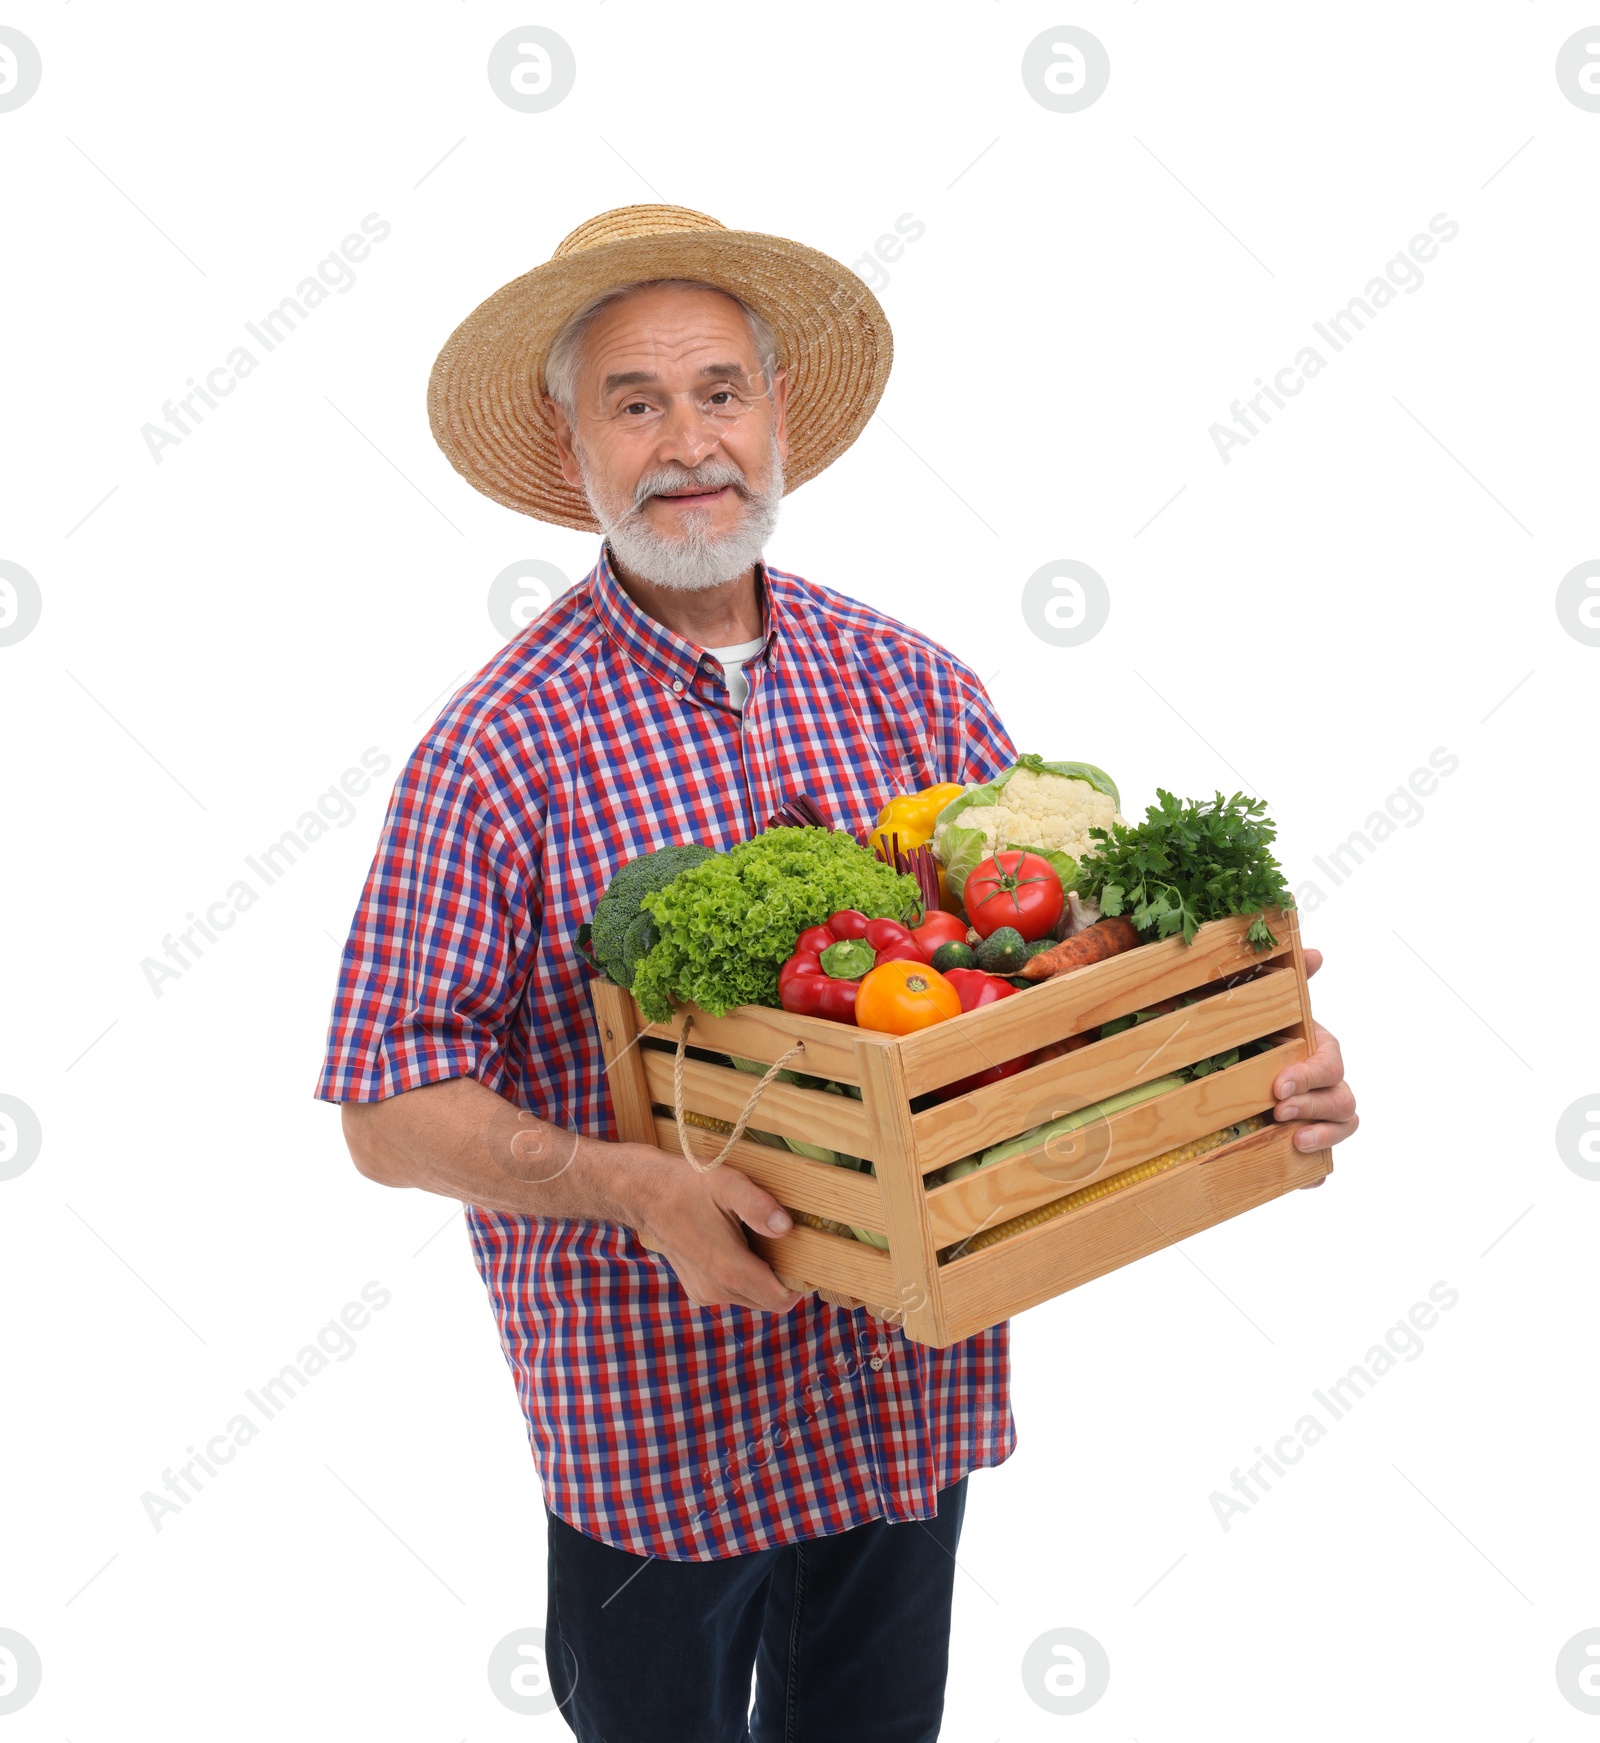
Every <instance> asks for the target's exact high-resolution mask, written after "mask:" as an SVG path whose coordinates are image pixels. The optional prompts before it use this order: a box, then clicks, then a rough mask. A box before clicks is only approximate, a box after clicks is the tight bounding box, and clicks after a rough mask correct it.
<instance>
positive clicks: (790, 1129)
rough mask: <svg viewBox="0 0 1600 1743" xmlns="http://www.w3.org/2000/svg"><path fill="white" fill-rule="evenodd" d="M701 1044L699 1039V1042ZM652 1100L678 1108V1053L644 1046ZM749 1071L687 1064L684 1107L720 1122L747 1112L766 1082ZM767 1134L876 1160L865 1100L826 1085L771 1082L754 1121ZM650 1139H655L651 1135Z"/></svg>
mask: <svg viewBox="0 0 1600 1743" xmlns="http://www.w3.org/2000/svg"><path fill="white" fill-rule="evenodd" d="M696 1045H698V1043H696ZM638 1052H639V1053H641V1054H642V1055H643V1058H644V1074H645V1078H646V1081H647V1082H648V1083H649V1085H650V1099H651V1100H652V1101H655V1102H659V1103H660V1104H661V1105H662V1106H663V1107H665V1108H670V1107H671V1106H672V1055H671V1054H670V1053H665V1052H663V1051H662V1050H661V1049H660V1048H659V1047H650V1048H644V1047H640V1048H639V1049H638ZM760 1081H761V1080H760V1078H758V1077H753V1076H751V1075H750V1073H749V1072H745V1071H736V1070H734V1068H733V1067H732V1066H731V1065H708V1064H707V1063H706V1062H705V1061H704V1060H703V1059H685V1060H684V1062H683V1105H684V1109H685V1111H686V1112H687V1111H688V1110H690V1109H692V1110H693V1111H694V1112H695V1113H700V1114H711V1115H712V1116H713V1117H714V1118H716V1119H719V1120H737V1119H738V1117H739V1116H740V1114H742V1113H743V1112H744V1109H745V1103H746V1102H748V1101H749V1100H750V1092H751V1090H753V1089H754V1088H755V1086H756V1085H757V1084H758V1083H759V1082H760ZM751 1123H752V1124H753V1125H755V1126H756V1127H758V1128H759V1129H760V1130H761V1131H763V1132H776V1133H777V1134H778V1135H779V1137H784V1138H799V1139H801V1140H802V1142H804V1143H807V1144H820V1145H822V1146H823V1148H824V1149H828V1150H842V1151H843V1152H844V1153H845V1155H847V1156H866V1157H869V1158H870V1159H872V1160H874V1161H875V1160H876V1157H874V1156H873V1155H872V1147H873V1139H872V1136H871V1134H870V1131H869V1128H868V1125H867V1116H866V1114H865V1112H864V1111H863V1109H862V1104H861V1103H860V1102H858V1101H855V1100H853V1099H852V1098H851V1097H849V1096H843V1095H828V1094H826V1093H825V1092H824V1091H822V1090H820V1089H797V1088H796V1087H795V1086H794V1085H793V1084H790V1083H769V1084H768V1085H767V1087H766V1090H765V1092H764V1093H763V1094H762V1097H761V1100H760V1102H759V1103H758V1104H757V1107H756V1111H755V1115H754V1118H753V1120H752V1122H751ZM645 1141H646V1142H647V1143H650V1142H653V1140H652V1139H648V1138H647V1139H646V1140H645Z"/></svg>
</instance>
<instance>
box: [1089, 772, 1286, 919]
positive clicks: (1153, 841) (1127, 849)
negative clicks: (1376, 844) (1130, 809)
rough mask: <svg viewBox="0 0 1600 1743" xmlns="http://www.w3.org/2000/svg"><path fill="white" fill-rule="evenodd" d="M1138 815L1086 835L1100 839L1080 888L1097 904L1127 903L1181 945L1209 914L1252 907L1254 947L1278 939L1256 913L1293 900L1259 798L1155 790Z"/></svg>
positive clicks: (1108, 907)
mask: <svg viewBox="0 0 1600 1743" xmlns="http://www.w3.org/2000/svg"><path fill="white" fill-rule="evenodd" d="M1156 797H1157V799H1158V800H1159V803H1158V804H1155V805H1152V806H1150V807H1149V809H1148V810H1147V811H1146V812H1145V820H1144V822H1143V823H1138V824H1133V823H1118V824H1116V825H1114V826H1113V827H1112V829H1111V830H1110V831H1107V830H1104V829H1100V828H1094V829H1091V830H1090V831H1089V834H1090V835H1091V836H1092V837H1094V838H1095V839H1096V840H1098V841H1100V842H1102V843H1103V844H1104V845H1103V846H1101V847H1099V848H1097V849H1096V850H1095V851H1094V852H1093V853H1091V854H1089V855H1088V856H1087V857H1085V858H1084V860H1083V861H1082V863H1081V865H1080V868H1079V870H1080V878H1079V884H1078V891H1079V894H1080V895H1082V896H1084V897H1086V898H1089V899H1092V900H1094V901H1097V902H1098V903H1099V904H1100V909H1101V912H1102V913H1106V914H1121V913H1124V912H1126V913H1127V914H1128V917H1129V918H1130V919H1131V920H1132V921H1133V923H1134V925H1135V926H1136V927H1138V929H1139V930H1140V931H1141V932H1151V931H1153V932H1154V933H1155V934H1156V936H1157V937H1159V938H1170V937H1171V936H1172V934H1173V933H1174V932H1177V931H1178V930H1179V929H1180V928H1181V930H1182V932H1183V941H1184V943H1185V944H1192V943H1193V942H1194V935H1195V933H1196V932H1197V931H1198V930H1199V929H1200V927H1201V926H1203V925H1204V924H1205V923H1206V921H1208V920H1225V919H1228V918H1229V917H1230V916H1232V915H1235V914H1241V915H1242V914H1254V915H1255V916H1256V918H1255V921H1254V923H1253V924H1252V925H1251V927H1250V931H1249V934H1248V936H1249V939H1250V942H1251V944H1253V945H1254V946H1255V948H1256V949H1257V950H1258V951H1259V950H1269V949H1271V948H1272V947H1273V946H1274V945H1275V944H1276V943H1277V942H1278V941H1277V939H1276V938H1274V937H1273V935H1272V932H1271V930H1270V929H1269V928H1268V926H1267V923H1266V921H1265V920H1264V919H1262V918H1261V914H1262V910H1263V909H1266V908H1292V907H1293V906H1294V897H1293V896H1292V895H1291V894H1290V893H1289V886H1288V885H1287V884H1286V883H1285V882H1284V880H1283V868H1282V866H1280V865H1279V864H1278V862H1277V860H1276V859H1275V858H1274V857H1273V855H1272V851H1271V847H1272V843H1273V841H1275V840H1276V839H1277V833H1278V832H1277V830H1276V829H1274V828H1273V826H1272V819H1271V818H1270V817H1268V816H1267V814H1266V810H1267V807H1266V802H1265V800H1262V799H1247V798H1246V797H1245V796H1244V794H1243V793H1235V794H1234V795H1233V797H1232V798H1231V799H1224V798H1223V796H1222V794H1221V793H1218V794H1217V796H1216V798H1215V799H1175V798H1174V797H1173V796H1172V794H1171V793H1168V792H1165V791H1163V790H1162V789H1161V788H1160V787H1158V788H1157V789H1156Z"/></svg>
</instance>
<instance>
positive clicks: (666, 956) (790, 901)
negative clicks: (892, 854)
mask: <svg viewBox="0 0 1600 1743" xmlns="http://www.w3.org/2000/svg"><path fill="white" fill-rule="evenodd" d="M639 905H640V907H642V908H644V909H646V910H647V911H648V912H649V913H650V914H651V915H652V916H653V917H654V919H655V923H656V929H657V932H658V934H659V936H658V938H657V940H656V943H655V944H654V945H653V946H652V948H651V949H650V951H649V953H648V954H647V955H645V956H644V957H642V958H641V959H640V961H639V964H638V968H637V970H636V972H635V974H634V981H633V993H634V997H635V998H636V999H637V1000H638V1001H639V1006H640V1009H641V1010H643V1012H644V1014H645V1016H646V1017H648V1018H649V1020H650V1021H651V1022H653V1023H663V1022H666V1021H667V1020H668V1019H669V1018H670V1017H671V1015H672V1007H673V1005H674V1004H684V1003H693V1004H697V1005H699V1006H700V1007H701V1009H702V1010H706V1011H709V1012H711V1014H712V1015H713V1016H717V1017H720V1016H723V1015H725V1014H726V1013H727V1012H728V1011H730V1010H732V1009H733V1007H734V1006H735V1005H774V1006H775V1005H777V1004H778V1002H779V1000H778V970H779V969H780V968H782V966H783V965H784V963H785V962H786V961H787V960H788V959H789V957H790V956H792V955H793V954H794V945H795V939H796V938H798V937H799V935H800V934H801V933H802V932H803V931H804V930H805V929H806V928H807V927H808V926H816V925H820V924H821V922H822V921H824V920H826V919H827V917H828V916H829V915H830V914H832V913H835V912H837V911H838V910H839V909H840V908H856V909H859V910H860V912H861V913H863V914H865V915H867V916H868V918H870V919H889V920H901V921H914V920H915V919H916V917H917V915H918V914H919V913H920V912H921V909H922V896H921V892H920V890H919V889H918V887H917V880H916V879H915V878H913V877H908V876H906V875H904V874H903V873H899V872H895V871H891V870H890V868H889V867H888V866H886V865H884V864H883V862H882V861H881V860H879V859H878V858H876V857H875V856H874V855H873V854H872V853H871V852H870V851H869V850H868V849H866V848H864V847H862V846H861V844H860V843H859V842H858V841H856V840H855V839H854V838H853V837H852V836H849V835H845V834H844V833H842V832H841V831H838V830H831V829H790V828H783V829H769V830H767V831H765V832H764V833H763V834H761V835H758V836H757V837H756V838H755V839H754V840H753V841H743V842H740V843H739V845H738V846H737V847H735V848H733V849H731V850H730V851H729V852H727V853H719V854H714V855H713V856H712V857H711V858H710V859H707V860H703V861H702V862H701V863H700V864H699V865H696V866H692V867H690V869H689V870H687V871H685V872H682V873H680V874H679V875H678V876H677V877H675V878H674V879H673V880H672V882H671V883H669V884H668V885H667V886H666V888H665V889H661V890H653V891H651V892H650V893H649V894H648V895H646V896H644V897H642V898H641V899H640V904H639Z"/></svg>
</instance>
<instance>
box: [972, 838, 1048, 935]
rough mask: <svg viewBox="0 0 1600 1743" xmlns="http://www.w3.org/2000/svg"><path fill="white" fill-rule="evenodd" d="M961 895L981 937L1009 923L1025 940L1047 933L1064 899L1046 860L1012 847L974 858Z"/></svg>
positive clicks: (1035, 854)
mask: <svg viewBox="0 0 1600 1743" xmlns="http://www.w3.org/2000/svg"><path fill="white" fill-rule="evenodd" d="M962 900H963V901H964V902H965V903H966V908H967V913H968V915H969V916H970V917H971V920H972V924H973V926H974V928H975V929H976V930H977V931H978V932H979V933H980V934H981V935H982V936H983V937H985V938H987V937H989V935H990V934H991V933H994V932H998V931H999V930H1000V928H1001V927H1002V926H1014V927H1015V928H1016V929H1017V931H1019V932H1020V933H1021V934H1022V936H1023V938H1024V939H1025V940H1026V941H1027V942H1028V943H1029V944H1032V943H1033V942H1034V940H1035V939H1038V938H1047V937H1048V936H1049V935H1050V933H1051V932H1052V931H1053V930H1054V928H1055V924H1056V921H1058V920H1059V919H1060V918H1061V910H1062V908H1063V907H1064V906H1065V905H1066V897H1065V896H1064V895H1063V893H1062V890H1061V879H1060V878H1059V877H1057V876H1056V868H1055V867H1054V866H1053V865H1051V863H1050V862H1049V860H1047V859H1044V858H1041V857H1040V855H1038V854H1037V853H1023V852H1022V851H1020V850H1019V849H1015V848H1013V849H1011V850H1009V851H1007V852H1005V853H997V854H993V855H991V857H990V858H988V859H985V860H980V861H979V863H978V865H977V866H976V867H975V868H974V869H973V871H972V873H971V875H970V876H969V877H968V878H967V887H966V889H965V890H964V891H963V892H962Z"/></svg>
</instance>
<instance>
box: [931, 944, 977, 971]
mask: <svg viewBox="0 0 1600 1743" xmlns="http://www.w3.org/2000/svg"><path fill="white" fill-rule="evenodd" d="M933 966H934V967H935V968H936V969H938V971H939V972H940V974H948V973H949V971H950V970H951V969H952V968H976V967H977V966H978V958H977V956H976V954H975V953H974V952H973V949H972V946H971V945H970V944H962V943H960V942H955V943H950V944H941V945H940V946H939V948H938V949H937V950H936V951H934V953H933Z"/></svg>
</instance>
